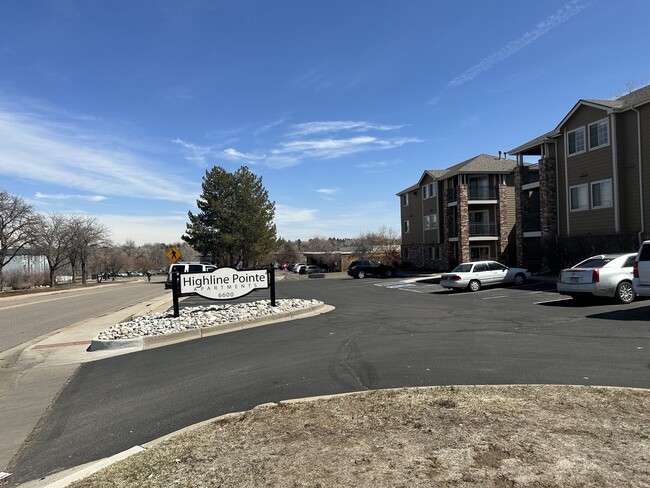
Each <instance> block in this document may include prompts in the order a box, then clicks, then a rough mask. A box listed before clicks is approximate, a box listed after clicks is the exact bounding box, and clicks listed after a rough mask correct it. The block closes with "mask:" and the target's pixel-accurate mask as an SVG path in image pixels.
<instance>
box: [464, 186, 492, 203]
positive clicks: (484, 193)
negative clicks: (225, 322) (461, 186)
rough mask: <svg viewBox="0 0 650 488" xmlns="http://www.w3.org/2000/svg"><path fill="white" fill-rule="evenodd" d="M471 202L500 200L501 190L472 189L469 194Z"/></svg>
mask: <svg viewBox="0 0 650 488" xmlns="http://www.w3.org/2000/svg"><path fill="white" fill-rule="evenodd" d="M468 198H469V200H498V198H499V188H498V187H496V186H494V187H492V188H470V189H469V192H468Z"/></svg>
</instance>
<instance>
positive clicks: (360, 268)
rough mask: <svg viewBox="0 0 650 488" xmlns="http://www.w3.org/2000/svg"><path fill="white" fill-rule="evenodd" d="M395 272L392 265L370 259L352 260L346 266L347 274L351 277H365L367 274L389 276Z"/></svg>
mask: <svg viewBox="0 0 650 488" xmlns="http://www.w3.org/2000/svg"><path fill="white" fill-rule="evenodd" d="M396 272H397V270H396V269H395V267H394V266H388V265H386V264H382V263H380V262H379V261H373V260H372V259H364V260H362V261H352V262H351V263H350V266H348V274H349V275H350V276H352V277H353V278H365V277H366V276H367V275H375V276H383V277H384V278H390V277H391V276H393V275H395V273H396Z"/></svg>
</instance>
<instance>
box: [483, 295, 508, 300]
mask: <svg viewBox="0 0 650 488" xmlns="http://www.w3.org/2000/svg"><path fill="white" fill-rule="evenodd" d="M497 298H509V296H508V295H497V296H495V297H485V298H483V300H495V299H497Z"/></svg>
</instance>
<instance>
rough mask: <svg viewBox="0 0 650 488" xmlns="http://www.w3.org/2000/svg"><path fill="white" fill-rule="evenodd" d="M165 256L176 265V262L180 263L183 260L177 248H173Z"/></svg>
mask: <svg viewBox="0 0 650 488" xmlns="http://www.w3.org/2000/svg"><path fill="white" fill-rule="evenodd" d="M165 256H167V258H168V259H169V260H170V261H171V262H172V263H175V262H176V261H178V260H179V259H180V258H181V256H182V254H181V252H180V251H179V250H178V249H176V248H175V247H172V248H171V249H170V250H169V251H167V254H165Z"/></svg>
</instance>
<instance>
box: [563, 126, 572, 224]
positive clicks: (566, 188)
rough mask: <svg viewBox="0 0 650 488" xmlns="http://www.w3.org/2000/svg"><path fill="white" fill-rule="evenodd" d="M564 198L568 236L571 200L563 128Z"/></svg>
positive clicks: (566, 144) (566, 145)
mask: <svg viewBox="0 0 650 488" xmlns="http://www.w3.org/2000/svg"><path fill="white" fill-rule="evenodd" d="M563 142H564V165H563V166H564V196H565V198H566V235H567V236H570V235H571V224H570V220H571V198H570V195H569V170H568V168H567V165H568V163H569V162H568V161H567V159H568V157H567V153H568V152H569V149H568V148H569V144H568V142H567V138H566V127H565V128H564V141H563Z"/></svg>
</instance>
